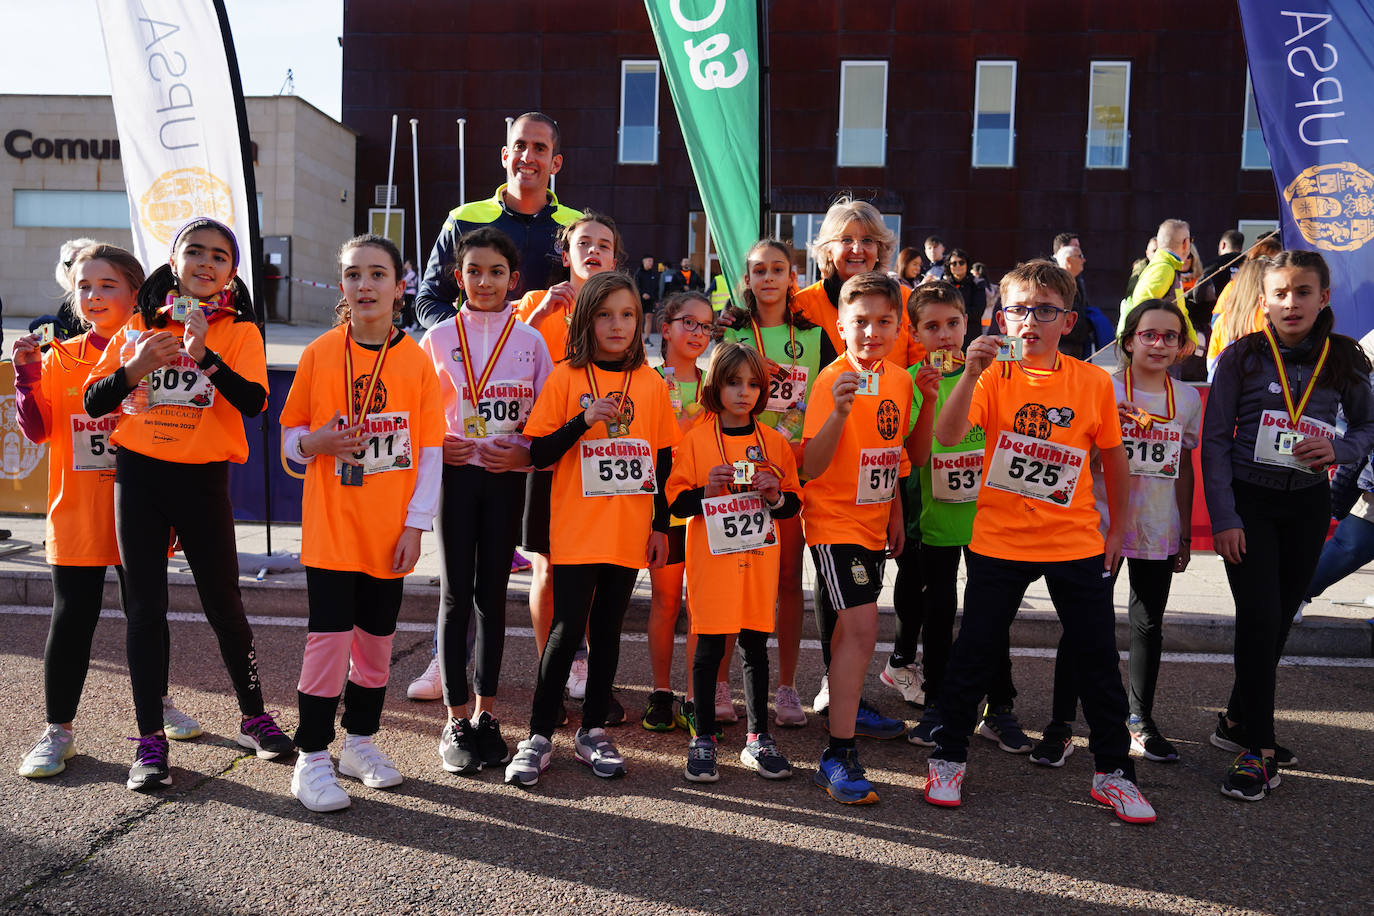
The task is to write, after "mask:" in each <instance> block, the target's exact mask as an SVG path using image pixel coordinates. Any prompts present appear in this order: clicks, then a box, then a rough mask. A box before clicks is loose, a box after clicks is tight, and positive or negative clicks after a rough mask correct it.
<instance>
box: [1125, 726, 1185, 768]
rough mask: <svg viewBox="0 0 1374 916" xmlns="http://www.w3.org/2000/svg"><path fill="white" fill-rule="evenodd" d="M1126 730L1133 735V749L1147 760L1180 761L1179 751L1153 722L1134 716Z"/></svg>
mask: <svg viewBox="0 0 1374 916" xmlns="http://www.w3.org/2000/svg"><path fill="white" fill-rule="evenodd" d="M1126 730H1127V731H1129V732H1130V733H1131V747H1132V748H1134V749H1135V750H1137V751H1139V752H1140V754H1141V756H1143V757H1144V758H1145V759H1146V760H1153V761H1155V762H1156V763H1173V762H1174V761H1175V760H1177V759H1178V750H1177V749H1176V748H1175V747H1174V746H1173V745H1172V744H1171V743H1169V739H1167V738H1165V737H1164V736H1163V735H1161V734H1160V733H1159V729H1158V728H1156V727H1155V723H1154V721H1153V720H1151V719H1137V718H1136V717H1135V716H1132V717H1131V719H1130V721H1129V722H1127V723H1126Z"/></svg>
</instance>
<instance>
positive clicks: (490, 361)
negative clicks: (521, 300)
mask: <svg viewBox="0 0 1374 916" xmlns="http://www.w3.org/2000/svg"><path fill="white" fill-rule="evenodd" d="M454 325H455V326H456V327H457V329H458V346H460V347H462V348H463V377H464V378H465V379H466V380H467V383H468V400H469V401H471V402H472V408H473V410H476V409H477V402H478V401H479V400H481V398H482V392H483V391H485V390H486V387H487V382H488V381H490V380H491V374H492V373H493V372H494V371H496V358H497V357H499V356H500V355H501V351H502V350H503V349H505V346H506V341H507V340H509V339H510V332H511V330H512V329H513V328H514V327H515V309H511V313H510V317H508V318H507V319H506V326H505V327H504V328H502V329H501V336H500V337H498V338H496V346H494V347H492V350H491V355H490V356H488V357H487V364H486V365H485V366H484V367H483V368H482V377H481V378H480V379H479V378H477V377H476V375H475V373H474V372H473V368H472V348H471V347H469V346H468V332H467V330H466V329H465V328H464V327H463V313H462V312H459V313H458V320H457V321H455V322H454Z"/></svg>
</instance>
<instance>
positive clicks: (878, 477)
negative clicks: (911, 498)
mask: <svg viewBox="0 0 1374 916" xmlns="http://www.w3.org/2000/svg"><path fill="white" fill-rule="evenodd" d="M901 468H902V450H901V448H865V449H860V450H859V486H858V492H857V493H856V495H855V497H854V502H855V503H856V504H857V505H860V506H865V505H868V504H869V503H885V502H888V501H889V500H891V499H892V497H893V496H894V495H895V494H896V492H897V475H898V474H900V473H901Z"/></svg>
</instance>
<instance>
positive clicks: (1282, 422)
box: [1260, 410, 1336, 439]
mask: <svg viewBox="0 0 1374 916" xmlns="http://www.w3.org/2000/svg"><path fill="white" fill-rule="evenodd" d="M1260 426H1261V427H1263V428H1273V429H1281V430H1292V431H1293V432H1296V433H1302V434H1303V435H1304V436H1324V437H1326V438H1327V439H1334V438H1336V435H1335V432H1334V431H1332V430H1330V429H1328V428H1327V427H1325V426H1319V425H1318V424H1316V423H1313V422H1312V421H1311V420H1309V419H1307V418H1306V417H1299V418H1298V422H1297V423H1294V422H1293V421H1292V420H1289V419H1288V418H1287V417H1285V416H1284V415H1283V414H1281V413H1278V412H1277V411H1272V410H1266V411H1265V412H1264V413H1263V414H1261V415H1260Z"/></svg>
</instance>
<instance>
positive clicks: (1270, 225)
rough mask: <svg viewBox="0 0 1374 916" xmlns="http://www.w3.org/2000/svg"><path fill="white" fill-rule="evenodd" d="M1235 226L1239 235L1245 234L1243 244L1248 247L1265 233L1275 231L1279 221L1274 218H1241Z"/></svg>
mask: <svg viewBox="0 0 1374 916" xmlns="http://www.w3.org/2000/svg"><path fill="white" fill-rule="evenodd" d="M1236 228H1237V229H1238V230H1240V234H1241V235H1243V236H1245V245H1246V247H1247V248H1248V247H1249V246H1251V245H1253V244H1255V243H1256V242H1258V241H1259V240H1260V238H1261V237H1262V236H1264V235H1266V234H1267V233H1270V232H1277V231H1278V229H1279V221H1278V220H1276V219H1242V220H1238V221H1237V222H1236Z"/></svg>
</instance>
